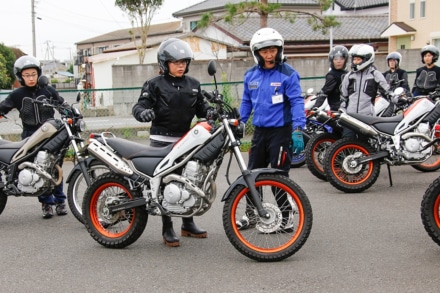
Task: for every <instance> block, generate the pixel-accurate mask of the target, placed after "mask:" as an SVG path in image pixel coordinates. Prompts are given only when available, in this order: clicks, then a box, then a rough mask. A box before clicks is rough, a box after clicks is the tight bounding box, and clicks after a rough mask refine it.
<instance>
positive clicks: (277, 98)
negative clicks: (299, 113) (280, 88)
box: [272, 95, 283, 104]
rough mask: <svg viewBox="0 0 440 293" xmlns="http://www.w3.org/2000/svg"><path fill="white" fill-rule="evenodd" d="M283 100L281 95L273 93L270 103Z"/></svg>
mask: <svg viewBox="0 0 440 293" xmlns="http://www.w3.org/2000/svg"><path fill="white" fill-rule="evenodd" d="M282 102H283V95H273V96H272V104H279V103H282Z"/></svg>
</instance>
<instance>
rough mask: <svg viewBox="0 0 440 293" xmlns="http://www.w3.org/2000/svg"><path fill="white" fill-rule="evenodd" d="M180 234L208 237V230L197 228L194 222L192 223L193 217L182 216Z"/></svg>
mask: <svg viewBox="0 0 440 293" xmlns="http://www.w3.org/2000/svg"><path fill="white" fill-rule="evenodd" d="M181 235H182V236H183V237H195V238H206V237H208V232H206V231H205V230H202V229H199V228H197V227H196V224H194V219H193V217H190V218H182V231H181Z"/></svg>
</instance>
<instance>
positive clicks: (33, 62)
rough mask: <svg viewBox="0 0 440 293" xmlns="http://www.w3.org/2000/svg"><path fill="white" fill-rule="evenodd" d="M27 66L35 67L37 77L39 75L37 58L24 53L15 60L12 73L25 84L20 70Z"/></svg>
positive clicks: (39, 68) (39, 69)
mask: <svg viewBox="0 0 440 293" xmlns="http://www.w3.org/2000/svg"><path fill="white" fill-rule="evenodd" d="M28 68H35V69H36V70H37V73H38V77H40V76H41V67H40V61H38V60H37V58H35V57H32V56H27V55H25V56H21V57H20V58H18V59H17V60H15V63H14V74H15V76H16V77H17V80H18V81H19V82H20V84H21V85H25V84H24V80H23V78H22V77H21V72H22V71H23V69H28Z"/></svg>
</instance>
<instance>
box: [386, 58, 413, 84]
mask: <svg viewBox="0 0 440 293" xmlns="http://www.w3.org/2000/svg"><path fill="white" fill-rule="evenodd" d="M386 60H387V66H388V68H389V70H387V71H385V72H384V73H383V76H385V79H386V80H387V82H388V84H389V85H390V87H391V88H396V87H402V88H404V89H405V90H406V91H408V92H409V85H408V73H407V72H406V70H404V69H402V68H400V64H401V63H402V55H401V54H400V53H399V52H391V53H390V54H388V55H387V58H386Z"/></svg>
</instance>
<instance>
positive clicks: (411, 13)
mask: <svg viewBox="0 0 440 293" xmlns="http://www.w3.org/2000/svg"><path fill="white" fill-rule="evenodd" d="M415 10H416V4H415V3H414V0H413V1H411V2H410V3H409V19H414V17H415V15H416V11H415Z"/></svg>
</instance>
